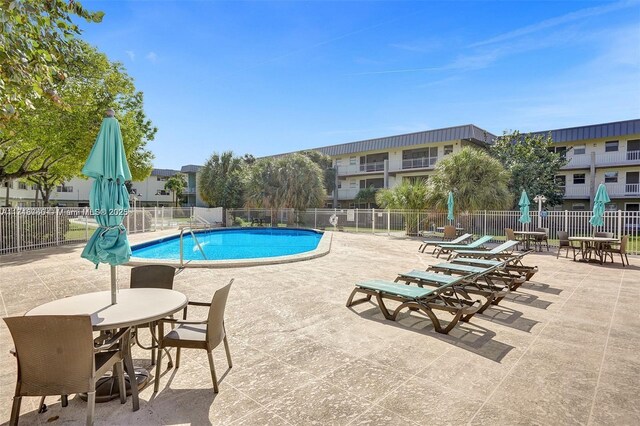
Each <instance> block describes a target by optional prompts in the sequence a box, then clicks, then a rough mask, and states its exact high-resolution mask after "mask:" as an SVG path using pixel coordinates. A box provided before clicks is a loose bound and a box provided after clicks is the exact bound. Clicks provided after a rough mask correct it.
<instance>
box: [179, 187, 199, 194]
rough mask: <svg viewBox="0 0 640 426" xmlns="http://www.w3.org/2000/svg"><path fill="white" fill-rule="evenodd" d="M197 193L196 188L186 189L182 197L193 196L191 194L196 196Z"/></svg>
mask: <svg viewBox="0 0 640 426" xmlns="http://www.w3.org/2000/svg"><path fill="white" fill-rule="evenodd" d="M195 193H196V189H195V188H185V189H184V190H183V191H182V195H191V194H195Z"/></svg>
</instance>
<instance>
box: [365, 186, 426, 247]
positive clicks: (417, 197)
mask: <svg viewBox="0 0 640 426" xmlns="http://www.w3.org/2000/svg"><path fill="white" fill-rule="evenodd" d="M376 203H378V205H379V206H380V207H382V208H384V209H398V210H403V212H402V216H403V217H404V221H405V228H406V233H407V235H416V234H417V232H418V229H419V221H420V214H419V211H420V210H424V209H426V208H427V207H428V206H429V204H428V203H427V183H426V181H425V180H424V179H418V180H417V181H416V182H408V181H405V182H402V183H401V184H400V185H398V186H395V187H393V188H391V189H380V190H378V192H377V193H376Z"/></svg>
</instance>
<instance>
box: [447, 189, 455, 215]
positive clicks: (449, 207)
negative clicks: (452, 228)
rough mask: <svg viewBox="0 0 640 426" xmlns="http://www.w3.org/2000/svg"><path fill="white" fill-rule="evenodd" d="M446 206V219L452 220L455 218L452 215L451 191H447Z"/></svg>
mask: <svg viewBox="0 0 640 426" xmlns="http://www.w3.org/2000/svg"><path fill="white" fill-rule="evenodd" d="M447 208H448V210H449V211H448V213H447V220H449V222H453V220H454V219H455V218H454V216H453V191H449V199H448V200H447Z"/></svg>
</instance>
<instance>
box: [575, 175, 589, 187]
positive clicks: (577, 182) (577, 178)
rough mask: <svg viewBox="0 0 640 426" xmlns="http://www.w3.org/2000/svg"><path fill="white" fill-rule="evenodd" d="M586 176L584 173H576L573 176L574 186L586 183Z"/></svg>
mask: <svg viewBox="0 0 640 426" xmlns="http://www.w3.org/2000/svg"><path fill="white" fill-rule="evenodd" d="M585 180H586V179H585V174H584V173H574V175H573V184H574V185H583V184H584V183H585Z"/></svg>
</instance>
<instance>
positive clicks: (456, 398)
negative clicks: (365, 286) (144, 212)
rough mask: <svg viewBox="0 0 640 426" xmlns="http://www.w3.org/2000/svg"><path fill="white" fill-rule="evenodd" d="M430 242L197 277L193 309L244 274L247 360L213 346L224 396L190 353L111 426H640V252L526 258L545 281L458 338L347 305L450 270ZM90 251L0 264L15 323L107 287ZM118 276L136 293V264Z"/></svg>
mask: <svg viewBox="0 0 640 426" xmlns="http://www.w3.org/2000/svg"><path fill="white" fill-rule="evenodd" d="M174 232H175V231H174ZM169 234H171V232H168V231H164V232H155V233H151V234H138V235H132V236H131V241H132V243H135V242H140V241H146V240H149V239H151V238H157V237H159V236H162V235H169ZM418 246H419V241H418V240H415V239H400V238H393V237H386V236H373V235H364V234H350V233H343V232H338V233H334V235H333V243H332V248H331V252H330V253H329V254H327V255H326V256H323V257H320V258H317V259H313V260H309V261H305V262H297V263H289V264H280V265H265V266H255V267H243V268H234V269H199V268H194V269H185V270H184V271H182V272H180V273H179V274H178V275H177V276H176V280H175V289H176V290H178V291H181V292H184V293H185V294H187V295H188V296H189V298H190V299H191V300H198V301H209V300H210V299H211V295H212V294H213V292H214V291H215V290H216V289H218V288H220V287H222V286H223V285H225V284H226V283H227V282H228V281H229V279H231V278H235V282H234V284H233V287H232V289H231V293H230V296H229V302H228V305H227V312H226V324H227V331H228V334H229V339H230V346H231V354H232V357H233V361H234V367H233V368H232V369H231V370H228V371H227V369H226V363H225V358H224V350H223V349H222V348H221V347H220V348H217V349H216V350H215V351H214V359H215V361H216V368H217V372H218V377H219V379H220V380H221V382H220V393H219V394H218V395H215V394H214V393H213V391H212V386H211V383H210V376H209V370H208V364H207V358H206V354H205V353H204V351H196V350H191V351H189V350H184V351H183V355H182V364H181V366H180V368H179V369H177V370H175V369H173V370H169V371H167V372H166V373H164V375H163V379H162V382H161V386H160V392H158V394H155V395H154V394H153V392H152V391H153V386H148V387H147V388H145V389H144V390H143V391H142V392H141V394H140V398H141V400H140V410H139V411H137V412H135V413H134V412H132V411H131V403H130V400H128V401H127V403H126V404H124V405H120V403H119V401H118V400H114V401H112V402H109V403H105V404H97V406H96V424H140V425H152V424H167V425H175V424H198V425H201V424H205V425H206V424H215V425H218V424H220V425H230V424H237V425H264V424H269V425H302V424H312V423H316V424H336V425H346V424H351V425H378V424H390V425H407V424H446V423H449V424H462V423H466V424H487V425H494V424H508V425H513V424H554V425H559V424H594V425H596V424H603V425H604V424H638V423H640V398H639V397H638V395H639V394H640V358H639V357H638V353H640V308H639V306H638V303H639V301H640V259H638V258H636V257H630V261H631V266H629V267H627V268H622V266H621V264H620V263H619V262H618V263H616V264H615V265H610V264H609V265H605V266H600V265H592V264H583V263H576V262H572V261H571V260H569V259H564V258H562V257H561V258H560V259H556V258H555V254H553V255H552V254H551V253H549V254H548V253H540V254H538V253H536V254H530V255H528V256H527V257H526V262H525V263H527V264H531V265H534V264H535V265H538V266H539V267H540V272H539V273H538V274H537V275H536V276H534V277H533V279H532V282H528V283H525V284H524V285H523V286H522V287H520V289H518V291H516V292H513V293H512V294H509V295H508V296H507V297H506V298H505V300H503V302H501V304H500V305H499V306H495V307H492V308H490V309H488V310H487V311H486V312H485V313H484V314H482V315H476V316H474V317H473V318H472V319H471V322H470V323H467V324H465V323H462V324H460V325H458V326H457V327H456V328H455V329H454V330H452V332H451V333H450V334H449V335H441V334H438V333H435V332H434V331H433V327H432V325H431V322H430V321H429V320H427V319H425V318H424V317H422V316H421V315H418V314H415V313H412V314H408V313H405V314H402V315H401V317H400V320H399V321H398V322H395V323H394V322H390V321H387V320H385V319H384V318H383V316H382V314H381V313H380V311H379V310H378V309H377V307H376V306H375V305H373V304H361V305H357V306H354V307H353V309H348V308H346V307H345V306H344V305H345V302H346V300H347V297H348V296H349V293H350V292H351V290H352V288H353V284H354V283H355V282H356V281H359V280H364V279H368V278H381V279H393V278H395V276H396V274H397V273H398V272H405V271H408V270H411V269H414V268H416V269H417V268H426V266H427V265H429V264H433V263H436V262H439V260H437V259H435V258H433V257H432V256H431V255H428V254H420V253H418V252H417V249H418ZM82 247H83V246H82V245H77V246H63V247H57V248H51V249H45V250H38V251H31V252H25V253H21V254H15V255H7V256H0V302H1V304H0V312H1V313H2V316H7V315H18V314H22V313H24V312H25V311H27V310H28V309H31V308H33V307H35V306H37V305H40V304H42V303H45V302H48V301H51V300H54V299H57V298H61V297H65V296H68V295H74V294H80V293H85V292H92V291H98V290H108V289H109V268H108V267H105V266H100V268H98V269H97V270H96V269H94V266H93V265H92V264H91V263H89V262H87V261H86V260H83V259H81V258H80V252H81V251H82ZM119 270H120V271H121V273H120V277H119V282H120V286H121V287H127V286H128V278H129V271H130V268H129V267H120V268H119ZM204 314H205V313H204V311H202V310H200V311H198V310H196V309H193V310H192V311H190V317H193V318H199V317H203V315H204ZM438 315H439V316H441V318H443V319H445V320H446V319H447V317H446V316H445V315H441V314H438ZM144 337H146V336H143V338H144ZM11 347H12V341H11V337H10V335H9V332H8V330H7V328H6V326H5V324H4V322H2V321H0V422H6V421H8V419H9V413H10V408H11V397H12V395H13V390H14V385H15V374H16V370H15V360H14V359H13V357H12V356H11V355H9V353H8V351H9V349H10V348H11ZM134 362H135V364H136V365H137V366H142V367H149V364H150V361H149V353H148V352H145V351H142V350H140V349H139V348H135V350H134ZM165 366H166V365H165ZM152 373H153V371H152ZM151 383H153V382H151ZM37 403H38V398H35V397H34V398H24V399H23V404H22V416H21V419H20V420H21V424H50V425H56V424H62V423H64V422H70V423H74V422H84V416H85V408H86V404H85V403H84V402H82V401H81V400H80V399H79V398H78V397H75V396H74V397H71V398H70V401H69V406H68V407H66V408H62V407H61V406H60V402H59V398H58V397H49V398H47V403H48V406H49V410H48V411H47V412H46V413H44V414H37V413H36V409H37Z"/></svg>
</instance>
